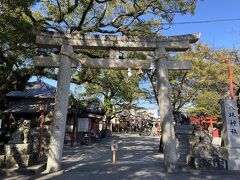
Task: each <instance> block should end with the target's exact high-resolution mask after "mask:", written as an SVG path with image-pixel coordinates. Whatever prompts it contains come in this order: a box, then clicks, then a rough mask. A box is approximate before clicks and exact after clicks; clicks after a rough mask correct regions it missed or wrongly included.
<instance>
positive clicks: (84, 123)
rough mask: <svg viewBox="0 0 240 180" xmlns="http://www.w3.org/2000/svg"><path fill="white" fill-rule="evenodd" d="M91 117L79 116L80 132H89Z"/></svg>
mask: <svg viewBox="0 0 240 180" xmlns="http://www.w3.org/2000/svg"><path fill="white" fill-rule="evenodd" d="M88 127H89V119H88V118H78V132H88Z"/></svg>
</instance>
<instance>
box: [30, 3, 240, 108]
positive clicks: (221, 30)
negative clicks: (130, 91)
mask: <svg viewBox="0 0 240 180" xmlns="http://www.w3.org/2000/svg"><path fill="white" fill-rule="evenodd" d="M239 8H240V0H204V1H199V2H198V5H197V8H196V11H195V14H194V15H193V16H192V15H183V16H182V15H177V16H176V17H175V19H174V22H195V21H208V20H221V19H236V18H239V19H240V13H239ZM197 32H200V33H201V38H200V42H202V43H204V44H208V45H209V46H212V47H214V48H215V49H232V48H233V47H234V48H235V49H240V20H239V21H228V22H213V23H200V24H184V25H172V26H171V27H170V29H168V30H164V31H162V32H161V33H162V34H163V35H181V34H192V33H197ZM31 80H36V78H32V79H31ZM43 80H44V81H46V82H47V83H49V84H52V85H55V86H56V81H53V80H49V79H43ZM74 88H75V86H74V85H73V84H72V85H71V90H72V91H74ZM139 105H140V106H144V107H148V108H157V106H156V105H155V104H150V103H148V102H143V101H142V102H140V104H139Z"/></svg>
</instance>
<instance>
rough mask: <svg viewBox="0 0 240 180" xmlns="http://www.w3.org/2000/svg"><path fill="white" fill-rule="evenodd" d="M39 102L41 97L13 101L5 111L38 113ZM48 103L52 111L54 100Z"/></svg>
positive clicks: (49, 109)
mask: <svg viewBox="0 0 240 180" xmlns="http://www.w3.org/2000/svg"><path fill="white" fill-rule="evenodd" d="M39 102H40V101H39V99H21V100H20V101H13V102H10V103H8V104H7V105H6V108H7V109H6V110H5V111H4V113H8V112H11V113H37V112H39ZM46 102H47V100H46ZM48 104H49V105H48V111H52V110H53V107H54V101H52V102H49V103H48Z"/></svg>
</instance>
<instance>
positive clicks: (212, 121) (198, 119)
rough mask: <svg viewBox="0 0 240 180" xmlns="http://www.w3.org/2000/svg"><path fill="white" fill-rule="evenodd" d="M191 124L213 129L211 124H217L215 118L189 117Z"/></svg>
mask: <svg viewBox="0 0 240 180" xmlns="http://www.w3.org/2000/svg"><path fill="white" fill-rule="evenodd" d="M189 118H190V120H191V123H192V124H209V125H210V126H211V127H212V128H213V124H216V123H217V119H218V118H217V116H189Z"/></svg>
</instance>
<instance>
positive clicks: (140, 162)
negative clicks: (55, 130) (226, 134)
mask: <svg viewBox="0 0 240 180" xmlns="http://www.w3.org/2000/svg"><path fill="white" fill-rule="evenodd" d="M113 140H117V142H118V147H119V148H118V151H117V162H116V164H112V152H111V142H112V141H113ZM158 145H159V138H158V137H154V136H144V137H140V136H138V135H137V134H116V135H114V136H112V137H108V138H104V139H102V140H101V141H100V142H97V143H94V144H92V145H89V146H84V145H81V146H75V147H73V148H72V147H70V146H65V147H64V153H63V164H62V171H59V172H57V173H52V174H41V175H39V176H26V175H18V176H14V177H10V178H5V179H9V180H10V179H11V180H13V179H14V180H15V179H18V180H21V179H38V180H41V179H60V180H67V179H71V180H74V179H84V180H88V179H96V180H105V179H109V180H110V179H111V180H112V179H113V180H117V179H203V178H204V179H218V180H219V179H220V178H224V179H240V172H230V171H204V172H201V171H194V170H185V171H183V170H181V171H176V172H173V173H166V172H165V171H164V169H163V155H162V154H159V153H158Z"/></svg>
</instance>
